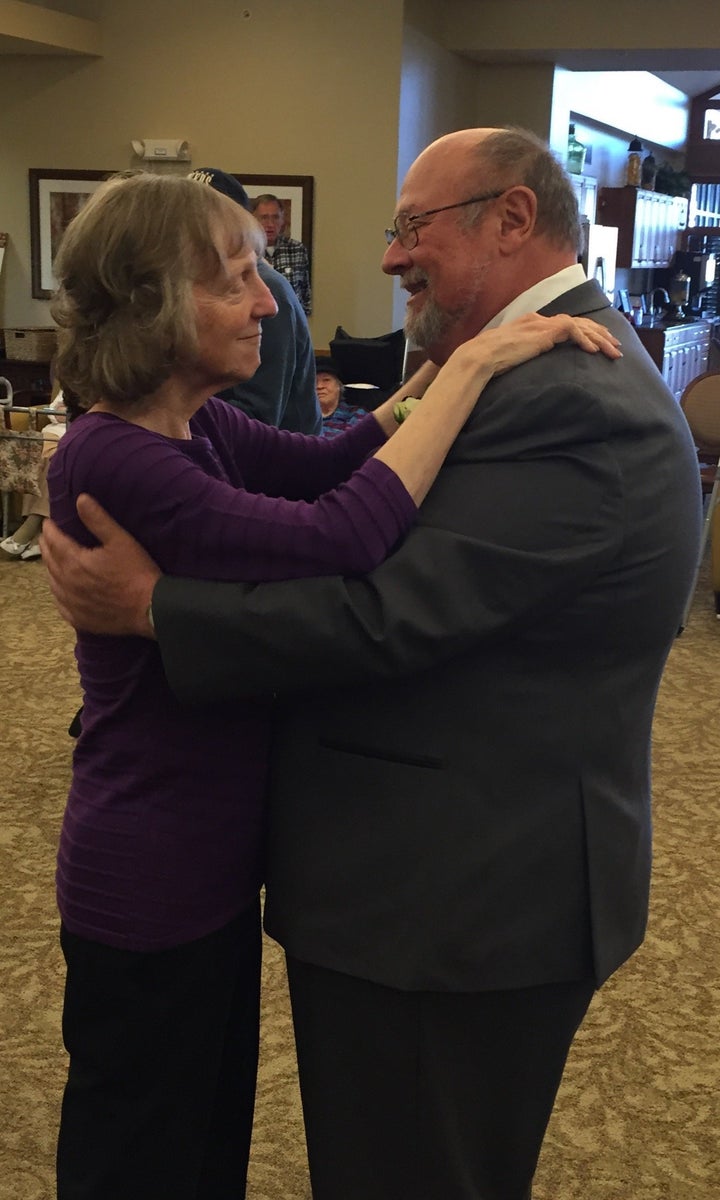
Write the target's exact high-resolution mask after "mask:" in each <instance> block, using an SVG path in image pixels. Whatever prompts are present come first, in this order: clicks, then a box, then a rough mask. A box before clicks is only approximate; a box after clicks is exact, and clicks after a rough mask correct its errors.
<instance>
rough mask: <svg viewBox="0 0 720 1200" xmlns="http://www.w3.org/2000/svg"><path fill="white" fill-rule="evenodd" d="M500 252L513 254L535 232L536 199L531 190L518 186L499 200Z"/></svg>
mask: <svg viewBox="0 0 720 1200" xmlns="http://www.w3.org/2000/svg"><path fill="white" fill-rule="evenodd" d="M500 204H501V205H502V208H501V211H500V247H501V252H504V253H506V254H514V253H515V251H516V250H518V249H519V248H520V247H521V246H522V245H523V244H524V243H525V242H526V241H527V240H528V238H530V237H532V235H533V233H534V231H535V219H536V216H537V197H536V195H535V193H534V191H533V190H532V188H529V187H525V186H524V184H518V185H517V186H516V187H512V188H508V190H507V191H506V192H505V194H504V195H503V196H502V197H501V199H500Z"/></svg>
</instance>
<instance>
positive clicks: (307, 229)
mask: <svg viewBox="0 0 720 1200" xmlns="http://www.w3.org/2000/svg"><path fill="white" fill-rule="evenodd" d="M233 175H234V178H235V179H237V181H238V183H241V184H242V186H243V187H244V188H245V191H246V192H247V194H248V196H249V197H250V199H251V200H254V199H255V197H256V196H262V195H263V194H264V193H265V192H270V193H271V194H272V195H273V196H277V198H278V200H281V201H282V204H283V208H284V209H285V229H284V230H283V233H284V234H285V236H286V237H291V238H295V239H296V240H297V241H298V242H302V243H303V245H304V246H305V248H306V249H307V252H308V258H309V260H310V264H311V266H312V242H313V204H314V185H315V180H314V177H313V176H312V175H241V174H237V173H235V172H233Z"/></svg>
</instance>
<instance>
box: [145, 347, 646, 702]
mask: <svg viewBox="0 0 720 1200" xmlns="http://www.w3.org/2000/svg"><path fill="white" fill-rule="evenodd" d="M556 353H557V352H556ZM576 353H580V352H576ZM528 365H529V364H528ZM607 365H608V367H609V366H611V364H607ZM537 379H538V375H537V372H531V373H530V376H529V382H528V387H527V388H526V389H525V391H526V393H527V394H522V391H518V388H517V386H515V388H514V390H513V396H512V399H511V400H509V399H508V395H507V390H508V389H507V387H502V386H499V385H500V383H501V381H497V382H496V383H495V384H493V385H491V388H490V389H488V391H487V392H486V393H485V396H486V397H487V398H488V399H489V400H490V402H489V403H487V404H482V403H481V405H480V406H479V407H478V409H477V410H476V413H475V415H474V417H473V418H471V421H470V422H469V423H468V426H466V429H465V431H464V432H463V434H462V435H461V437H460V438H459V439H458V442H457V443H456V446H455V449H454V451H453V452H452V454H451V456H450V457H449V458H448V461H447V463H446V465H445V467H444V468H443V470H442V471H441V473H440V475H439V477H438V480H437V481H436V484H435V486H434V488H433V489H432V491H431V493H430V495H429V496H428V498H427V499H426V501H425V503H424V504H423V506H422V508H421V510H420V515H421V521H420V525H419V526H418V527H417V528H416V529H414V530H413V531H412V532H411V533H410V535H409V536H408V537H407V539H406V541H405V542H404V543H403V544H402V546H400V548H399V549H398V550H397V551H396V552H395V553H394V554H393V555H392V556H391V557H390V558H389V559H388V560H387V561H386V562H385V563H383V564H382V565H381V566H380V567H378V568H377V569H376V570H374V571H373V572H372V573H371V574H369V575H368V576H366V577H365V578H363V579H342V578H339V577H337V576H334V577H328V578H324V579H306V580H297V581H295V580H294V581H290V582H282V583H275V584H258V585H228V584H220V585H218V584H207V583H203V582H198V581H183V580H178V579H172V578H164V579H162V580H161V581H160V583H159V584H158V586H157V588H156V592H155V597H154V601H153V612H154V616H155V621H156V627H157V630H158V636H159V641H160V647H161V651H162V655H163V660H164V663H165V669H166V673H167V675H168V678H169V680H170V683H171V686H172V687H173V689H174V690H175V691H176V693H177V694H178V695H180V696H181V697H182V698H184V699H185V700H187V701H190V702H194V703H206V702H209V701H216V700H219V699H228V698H234V697H240V696H247V695H253V694H271V693H274V692H290V691H294V690H298V689H304V688H316V687H326V686H340V685H343V684H352V683H355V682H360V681H367V680H371V679H373V678H375V679H381V678H383V677H386V678H387V677H394V676H398V675H402V674H408V673H416V672H418V671H422V670H423V669H425V668H427V667H430V666H433V665H436V664H438V663H441V662H443V661H445V660H447V659H449V658H451V657H453V656H454V655H457V654H461V653H462V652H463V651H465V650H466V649H468V648H469V647H471V646H474V645H477V643H478V641H480V640H482V639H489V638H498V637H502V636H504V635H505V634H506V633H508V632H509V631H511V630H512V629H513V627H518V626H520V625H521V624H522V623H528V622H533V621H535V620H537V619H538V617H540V616H542V615H543V614H547V612H548V611H550V612H552V610H553V609H554V608H556V607H559V606H561V605H563V604H567V603H568V602H571V601H572V598H573V596H574V595H575V594H576V593H577V592H578V591H579V590H580V589H582V588H583V587H584V586H585V585H586V584H587V583H588V582H590V581H592V580H593V579H595V578H596V577H597V576H598V575H599V574H600V573H601V572H602V571H604V570H606V569H607V568H608V567H609V565H610V564H611V563H612V562H613V559H614V558H615V557H616V556H617V555H618V553H619V549H620V547H621V544H622V535H623V513H624V492H623V488H624V482H623V479H622V477H621V473H620V471H619V469H618V466H617V462H616V458H615V455H614V453H613V449H612V444H611V441H610V440H609V439H608V429H607V424H606V419H605V415H604V412H603V411H602V408H601V406H600V405H599V404H598V403H597V401H596V400H595V398H594V397H593V395H592V394H591V393H589V392H586V391H584V390H583V389H582V388H581V387H577V386H575V385H573V386H572V387H568V386H550V387H547V386H546V387H545V388H541V389H540V391H539V390H538V386H537V382H536V381H537ZM491 393H492V398H491ZM510 404H512V407H513V412H514V413H515V417H514V419H513V420H511V421H508V419H507V412H508V406H509V405H510Z"/></svg>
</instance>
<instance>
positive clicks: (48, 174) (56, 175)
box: [29, 167, 113, 300]
mask: <svg viewBox="0 0 720 1200" xmlns="http://www.w3.org/2000/svg"><path fill="white" fill-rule="evenodd" d="M112 174H113V172H112V171H111V170H108V171H55V170H46V169H44V168H41V167H31V168H30V171H29V178H30V261H31V267H32V294H33V296H34V297H35V299H36V300H49V299H50V297H51V296H52V293H53V291H54V289H55V286H56V280H55V278H54V276H53V270H52V265H53V261H54V259H55V255H56V254H57V249H58V246H59V245H60V239H61V237H62V235H63V233H64V232H65V230H66V229H67V227H68V225H69V224H70V222H71V221H72V219H73V217H74V216H76V215H77V213H79V211H80V209H81V208H82V206H83V204H84V203H85V201H86V200H87V198H88V196H90V195H91V194H92V192H94V191H95V189H96V188H97V187H98V185H99V184H100V183H102V181H103V180H104V179H107V177H108V175H112Z"/></svg>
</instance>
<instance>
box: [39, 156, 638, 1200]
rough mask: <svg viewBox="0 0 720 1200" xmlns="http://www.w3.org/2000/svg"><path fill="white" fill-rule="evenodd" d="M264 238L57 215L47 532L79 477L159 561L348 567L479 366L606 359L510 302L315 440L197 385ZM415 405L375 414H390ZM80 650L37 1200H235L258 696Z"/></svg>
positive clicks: (216, 224)
mask: <svg viewBox="0 0 720 1200" xmlns="http://www.w3.org/2000/svg"><path fill="white" fill-rule="evenodd" d="M118 230H119V231H121V235H120V236H119V235H118V233H117V231H118ZM263 249H264V238H263V236H262V232H261V230H260V229H259V227H258V225H257V223H256V222H255V221H254V220H253V219H252V218H251V217H250V216H249V214H247V213H246V212H245V211H244V209H243V207H242V206H241V205H238V204H235V203H233V202H232V201H230V200H229V199H228V198H227V196H224V195H222V194H220V193H218V192H217V191H216V190H215V189H213V188H210V187H207V186H204V185H203V184H201V183H198V182H195V181H193V180H190V179H187V178H182V177H178V176H155V175H152V174H146V173H140V174H137V175H134V176H131V177H129V178H120V179H112V180H110V181H108V182H106V183H104V184H102V185H101V186H100V187H99V188H98V189H97V191H96V192H95V193H94V194H93V195H92V196H91V197H90V199H89V200H88V201H87V203H86V205H85V206H84V207H83V208H82V210H81V212H80V214H79V215H78V216H77V217H76V218H75V220H74V221H72V222H71V224H70V225H69V227H68V229H67V231H66V233H65V235H64V237H63V240H62V244H61V246H60V250H59V253H58V256H57V258H56V261H55V273H56V276H57V279H58V281H59V285H58V292H57V293H56V296H55V298H54V300H53V303H52V306H51V312H52V315H53V317H54V318H55V320H56V322H57V324H58V326H59V339H58V342H59V344H58V354H57V375H58V378H59V380H60V382H61V384H62V385H63V386H64V387H65V388H66V389H67V388H70V389H72V392H73V394H74V395H75V396H77V397H78V398H79V401H80V406H81V407H82V409H83V410H84V411H83V412H82V414H81V415H80V416H78V417H77V418H76V419H73V421H72V424H71V427H70V429H69V430H68V433H67V435H66V437H65V438H64V439H63V442H62V444H61V446H60V448H59V451H58V453H57V454H56V456H55V459H54V461H53V464H52V468H51V470H50V473H49V486H50V497H51V508H52V515H53V522H54V523H55V524H56V525H57V526H59V527H60V528H61V529H63V530H64V531H66V532H68V533H70V534H72V535H73V536H74V537H75V538H76V539H77V540H80V541H82V542H83V543H84V544H85V546H88V545H91V544H93V541H94V539H93V537H92V535H91V534H90V533H89V532H88V530H87V529H86V528H85V527H84V526H83V525H82V524H81V522H80V520H79V518H78V514H77V511H76V501H77V498H78V495H79V494H80V493H83V492H90V493H91V494H92V495H94V496H95V497H96V498H97V499H98V500H99V501H100V502H101V503H102V504H103V505H104V506H105V507H106V508H107V509H108V510H109V511H110V513H111V514H112V515H113V516H114V517H115V518H116V519H118V520H122V521H123V523H124V524H125V526H126V527H127V528H128V529H129V530H130V531H131V532H132V533H133V534H134V535H135V536H136V537H138V538H139V539H140V540H141V541H142V543H143V544H144V546H145V547H146V548H147V550H148V551H149V552H150V553H151V554H152V555H153V556H154V558H155V559H156V561H157V563H158V564H159V566H160V568H161V569H162V570H164V571H167V572H170V573H174V574H178V575H186V576H191V577H194V578H195V579H196V580H197V579H203V578H212V579H215V580H223V579H224V580H246V581H249V582H258V581H262V580H266V579H267V580H280V579H289V578H294V577H301V576H309V575H318V576H319V575H332V574H335V573H337V572H341V573H343V572H344V573H346V574H349V575H358V574H362V573H363V572H365V571H369V570H371V569H372V567H373V565H374V564H376V563H379V562H380V561H381V560H382V559H384V558H385V557H386V556H387V555H388V554H389V553H390V552H391V551H392V550H393V548H394V547H395V546H396V545H397V543H398V541H399V540H400V539H401V538H402V537H403V536H404V535H405V534H406V533H407V532H408V530H409V529H410V527H411V525H412V524H413V522H414V521H415V519H416V514H417V506H418V505H419V504H420V502H421V501H422V499H423V498H424V497H425V495H426V494H427V491H428V489H429V488H430V486H431V484H432V483H433V481H434V479H435V475H436V473H437V471H438V470H439V468H440V466H441V465H442V462H443V459H444V457H445V455H446V454H447V452H448V450H449V448H450V446H451V444H452V441H453V438H454V437H455V436H456V434H457V432H458V431H459V430H460V429H461V428H462V426H463V425H464V423H465V421H466V420H467V417H468V415H469V413H470V412H471V411H472V410H473V409H474V408H475V407H476V405H477V402H478V400H477V398H478V394H479V392H481V391H482V389H483V388H484V386H485V384H486V383H487V382H488V381H489V380H490V378H491V376H492V375H493V374H494V373H495V372H504V371H506V370H508V369H509V368H510V367H512V366H513V365H515V364H516V363H518V362H521V361H525V360H526V359H528V358H531V357H535V356H536V355H537V354H539V353H541V352H542V351H544V350H548V349H550V348H551V347H552V346H553V345H554V344H555V343H557V342H560V341H565V340H567V339H568V338H572V339H574V340H576V341H578V343H579V344H580V345H581V346H582V347H583V348H584V349H586V350H594V349H597V348H598V347H599V348H600V349H602V350H604V351H605V352H606V353H608V354H609V355H611V356H616V355H617V351H616V350H614V348H613V344H614V339H609V338H608V335H607V333H606V332H605V331H604V330H600V329H599V327H597V326H595V324H594V323H593V322H591V321H575V320H572V319H571V318H568V317H565V316H561V317H554V318H551V319H549V320H548V319H545V318H542V317H538V316H531V317H525V318H523V320H522V321H521V322H520V323H519V324H515V325H514V326H511V327H509V328H508V329H505V330H493V331H491V332H490V333H483V334H481V335H480V336H479V337H477V338H474V339H472V340H471V341H469V342H467V343H466V344H464V345H463V346H461V347H459V348H458V350H457V351H456V352H455V354H453V355H452V356H451V357H450V358H449V359H448V362H447V363H446V364H445V365H444V366H443V367H442V369H438V368H437V367H436V366H435V365H434V364H432V363H427V364H425V365H424V366H423V367H422V368H421V369H420V371H419V372H417V373H416V374H415V375H414V376H413V377H412V379H411V380H409V381H408V383H407V385H405V388H403V389H400V391H399V392H398V393H397V394H396V397H394V398H393V400H390V401H388V402H386V403H385V404H384V405H382V406H381V407H380V408H379V409H377V410H376V411H375V412H373V413H372V414H368V415H367V416H366V417H365V419H364V420H363V421H360V422H358V423H357V424H356V425H355V426H353V427H352V428H350V429H348V430H347V431H346V432H345V433H344V434H342V436H340V437H337V438H335V439H334V440H332V441H326V440H325V439H323V438H319V437H304V436H302V435H300V434H291V433H288V432H286V431H280V430H277V429H274V428H272V427H270V426H268V425H265V424H263V423H261V422H259V421H254V420H251V419H250V418H248V417H247V416H246V415H245V414H244V413H243V412H241V411H240V410H238V409H237V408H233V407H231V406H230V405H228V404H225V403H223V402H222V401H221V400H218V399H216V398H215V394H216V392H217V390H218V388H222V387H224V386H227V385H228V384H230V383H234V382H236V381H238V380H241V379H245V378H248V377H249V376H250V375H252V373H253V372H254V371H255V370H256V369H257V366H258V363H259V361H260V339H261V322H263V321H264V320H265V319H266V318H268V317H271V316H272V315H273V313H274V311H275V302H274V300H273V298H272V296H271V294H270V292H269V291H268V288H267V287H266V286H265V284H264V282H263V280H262V279H261V277H260V275H259V274H258V270H257V260H258V258H260V257H261V256H262V252H263ZM423 393H425V395H424V398H423V400H422V403H421V404H419V405H418V406H417V408H416V410H415V411H414V412H413V414H412V417H411V419H410V420H408V421H405V422H404V423H403V424H401V425H400V426H399V427H398V425H397V423H396V421H395V417H394V415H393V409H394V401H395V400H401V399H402V398H403V397H404V396H407V395H414V396H418V395H423ZM51 524H52V523H51ZM76 656H77V661H78V666H79V669H80V676H81V682H82V686H83V693H84V699H85V709H84V713H83V720H82V732H81V734H80V738H79V741H78V746H77V751H76V753H75V756H74V763H73V778H72V783H71V788H70V794H69V797H68V802H67V807H66V811H65V815H64V819H63V827H62V833H61V839H60V848H59V852H58V871H57V887H58V906H59V909H60V914H61V919H62V927H61V942H62V948H63V952H64V955H65V959H66V963H67V983H66V991H65V1005H64V1013H63V1034H64V1038H65V1044H66V1047H67V1050H68V1053H69V1055H70V1063H69V1073H68V1080H67V1085H66V1089H65V1094H64V1099H63V1108H62V1118H61V1128H60V1137H59V1146H58V1158H57V1163H58V1190H57V1196H58V1200H71V1198H75V1197H77V1196H80V1195H82V1196H83V1197H84V1200H129V1198H130V1197H132V1200H157V1196H158V1187H159V1186H160V1188H161V1191H162V1195H164V1196H172V1197H173V1200H197V1197H199V1196H202V1197H203V1198H204V1200H221V1198H225V1197H229V1196H232V1197H233V1198H234V1200H242V1197H243V1196H244V1195H245V1176H246V1172H247V1163H248V1152H249V1145H250V1131H251V1125H252V1113H253V1104H254V1093H255V1074H256V1067H257V1049H258V1019H259V986H260V924H259V889H260V885H261V883H262V882H263V878H264V861H263V834H264V807H263V806H264V797H265V786H266V778H267V771H268V765H269V752H270V734H271V727H270V717H271V704H270V703H268V702H262V701H259V702H255V701H254V700H253V701H251V702H249V703H245V702H240V703H237V704H236V703H232V704H229V705H214V706H211V707H208V708H197V709H192V708H184V707H183V706H182V705H181V703H180V702H179V701H178V700H177V698H176V697H175V696H174V695H173V693H172V692H171V690H170V688H169V685H168V683H167V681H166V679H165V674H164V670H163V664H162V659H161V656H160V652H159V649H158V646H157V644H156V643H155V642H154V641H151V640H147V639H145V638H134V639H131V640H128V639H124V638H119V637H102V638H97V637H94V636H93V635H92V634H83V633H80V634H79V635H78V643H77V650H76ZM158 1181H160V1184H159V1182H158Z"/></svg>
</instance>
